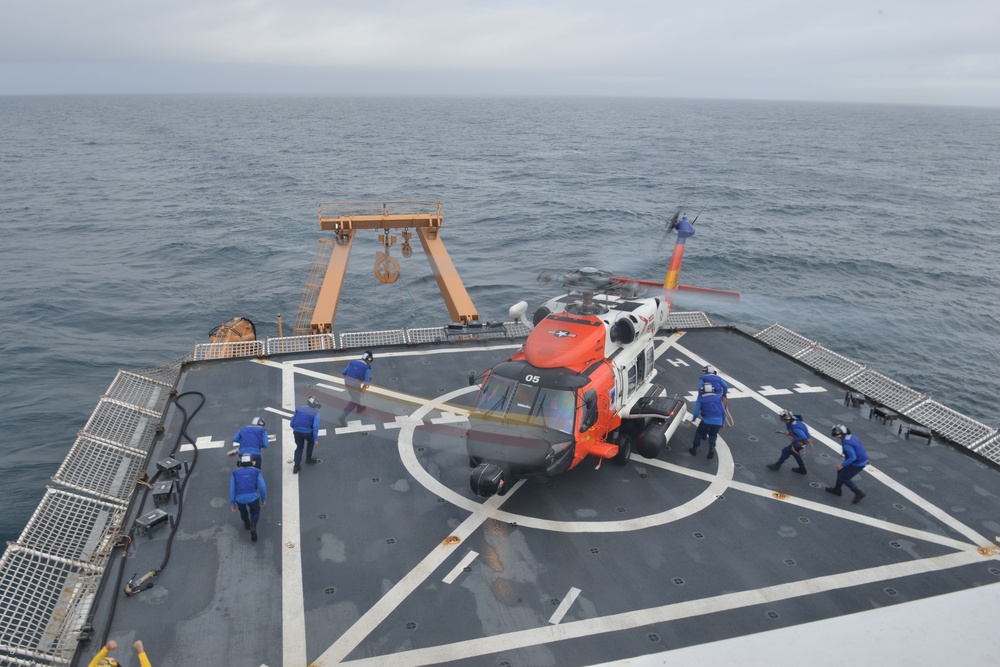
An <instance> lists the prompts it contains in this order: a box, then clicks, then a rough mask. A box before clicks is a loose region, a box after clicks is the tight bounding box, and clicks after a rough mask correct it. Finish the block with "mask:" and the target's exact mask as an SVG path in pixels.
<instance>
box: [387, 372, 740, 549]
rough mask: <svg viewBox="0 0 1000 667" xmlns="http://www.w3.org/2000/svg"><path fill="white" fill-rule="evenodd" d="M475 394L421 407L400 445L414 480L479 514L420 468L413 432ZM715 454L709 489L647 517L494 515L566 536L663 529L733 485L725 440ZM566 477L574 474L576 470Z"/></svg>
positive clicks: (402, 432)
mask: <svg viewBox="0 0 1000 667" xmlns="http://www.w3.org/2000/svg"><path fill="white" fill-rule="evenodd" d="M471 391H475V389H474V388H473V387H462V388H461V389H456V390H454V391H451V392H449V393H447V394H444V395H443V396H441V397H439V398H437V399H435V400H432V401H428V402H427V403H425V404H423V405H422V406H420V407H419V408H417V409H416V410H415V411H414V412H413V413H412V415H411V417H412V418H413V422H410V423H406V424H404V425H402V427H401V428H400V429H399V438H398V441H397V442H398V448H399V458H400V460H402V462H403V465H404V466H405V467H406V469H407V471H408V472H409V473H410V474H411V475H413V477H414V479H416V480H417V481H418V482H420V484H421V485H423V486H424V487H425V488H426V489H427V490H428V491H430V492H431V493H434V494H436V495H437V496H438V497H440V498H444V499H445V500H446V501H448V502H450V503H451V504H453V505H456V506H458V507H461V508H463V509H466V510H468V511H470V512H475V511H476V510H477V509H478V508H479V506H480V503H479V502H477V501H476V500H474V499H472V498H467V497H465V496H463V495H461V494H459V493H458V492H456V491H454V490H453V489H449V488H448V487H447V486H445V485H444V484H442V483H441V482H440V481H439V480H437V479H435V478H434V477H432V476H431V474H430V473H428V472H427V470H426V469H425V468H424V467H423V466H422V465H420V462H419V461H418V460H417V455H416V451H415V449H414V447H413V433H414V431H415V428H416V427H415V423H416V420H417V419H420V420H421V422H422V420H423V417H424V416H425V415H426V414H427V413H428V412H430V411H431V410H435V409H436V410H445V411H448V410H447V408H448V407H450V406H449V405H448V401H449V400H452V399H454V398H456V397H458V396H461V395H462V394H465V393H468V392H471ZM715 451H716V456H717V458H718V460H719V470H718V472H717V473H716V474H715V475H712V476H710V478H711V481H710V482H709V484H708V487H707V488H706V489H705V490H704V491H702V492H701V493H699V494H698V495H697V496H695V497H694V498H692V499H691V500H689V501H687V502H685V503H682V504H680V505H677V506H676V507H672V508H670V509H668V510H665V511H663V512H657V513H654V514H647V515H645V516H641V517H635V518H630V519H624V520H620V521H559V520H555V519H542V518H539V517H533V516H527V515H524V514H516V513H514V512H507V511H505V510H497V511H496V512H495V513H494V514H493V518H495V519H497V520H499V521H506V522H508V523H516V524H517V525H518V526H525V527H528V528H537V529H539V530H549V531H555V532H562V533H619V532H625V531H630V530H641V529H643V528H650V527H652V526H659V525H663V524H666V523H670V522H672V521H677V520H678V519H683V518H685V517H688V516H691V515H692V514H695V513H697V512H700V511H701V510H703V509H705V508H706V507H708V506H709V505H711V504H712V503H714V502H715V501H716V499H717V498H718V496H720V495H722V494H723V492H724V491H725V490H726V489H727V488H728V487H729V484H730V482H732V479H733V474H734V472H735V469H736V466H735V465H734V463H733V456H732V453H731V452H730V451H729V447H728V446H727V445H726V443H725V441H724V440H723V439H722V438H721V437H720V438H719V439H718V445H717V446H716V450H715ZM644 461H645V462H646V463H647V464H650V465H653V467H657V468H661V469H665V470H669V471H671V472H677V473H680V474H688V471H686V469H684V468H681V467H679V466H668V465H667V464H664V465H656V464H657V459H651V460H645V459H644ZM659 463H663V462H659ZM563 474H572V471H570V472H568V473H563ZM690 476H692V477H695V478H697V479H704V478H705V476H706V475H705V473H702V472H700V471H690Z"/></svg>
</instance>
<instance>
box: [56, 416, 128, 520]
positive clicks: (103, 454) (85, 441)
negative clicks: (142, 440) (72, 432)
mask: <svg viewBox="0 0 1000 667" xmlns="http://www.w3.org/2000/svg"><path fill="white" fill-rule="evenodd" d="M145 461H146V452H144V451H142V450H139V449H130V448H125V447H122V446H120V445H116V444H112V443H109V442H106V441H103V440H98V439H96V438H92V437H89V436H87V435H86V434H83V433H81V434H80V436H79V437H77V439H76V442H75V443H73V447H72V448H71V449H70V450H69V454H67V455H66V458H65V459H63V462H62V465H60V466H59V470H57V471H56V474H55V475H53V477H52V481H53V482H56V483H57V484H62V485H63V486H66V487H68V488H71V489H76V490H78V491H85V492H87V493H91V494H93V495H95V496H97V497H99V498H104V499H105V500H111V501H114V502H119V503H121V504H123V505H124V504H125V503H127V502H128V499H129V497H130V496H131V495H132V490H133V489H134V488H135V479H136V477H138V476H139V474H140V473H141V472H142V471H143V469H144V468H145Z"/></svg>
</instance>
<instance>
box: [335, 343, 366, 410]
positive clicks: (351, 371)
mask: <svg viewBox="0 0 1000 667" xmlns="http://www.w3.org/2000/svg"><path fill="white" fill-rule="evenodd" d="M372 358H373V357H372V353H371V352H369V351H368V350H365V353H364V354H363V355H362V356H361V358H360V359H355V360H354V361H352V362H351V363H349V364H347V366H346V367H345V368H344V370H342V371H341V375H343V376H344V386H346V387H347V393H348V394H350V395H351V400H350V401H349V402H348V403H347V405H345V406H344V413H343V414H342V415H340V425H341V426H346V425H347V415H348V414H349V413H350V412H351V411H352V410H357V411H358V412H359V413H361V412H364V411H365V407H364V406H363V405H361V395H362V394H364V392H365V390H366V389H368V386H369V384H370V383H371V380H372Z"/></svg>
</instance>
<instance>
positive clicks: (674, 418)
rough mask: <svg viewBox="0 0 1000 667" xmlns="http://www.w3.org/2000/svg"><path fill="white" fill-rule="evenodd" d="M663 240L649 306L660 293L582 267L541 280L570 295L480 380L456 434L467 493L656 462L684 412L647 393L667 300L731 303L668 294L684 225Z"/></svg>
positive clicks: (551, 304)
mask: <svg viewBox="0 0 1000 667" xmlns="http://www.w3.org/2000/svg"><path fill="white" fill-rule="evenodd" d="M670 230H676V231H677V234H678V238H677V242H676V243H675V246H674V255H673V257H672V259H671V263H670V270H669V271H668V273H667V278H666V280H665V281H664V283H663V285H662V288H663V293H662V294H660V295H658V296H651V297H641V296H640V292H641V291H642V289H643V286H645V285H650V284H655V285H657V287H659V286H660V284H659V283H649V282H646V281H636V280H628V279H623V278H616V277H614V276H613V275H611V274H610V273H608V272H606V271H600V270H598V269H595V268H590V267H588V268H583V269H579V270H578V271H573V272H570V273H564V274H557V275H553V274H549V273H546V274H543V275H542V276H541V279H542V280H543V281H548V282H557V281H558V282H561V283H562V284H563V286H564V287H565V288H567V289H568V290H569V291H568V293H567V294H564V295H562V296H559V297H556V298H554V299H550V300H549V301H547V302H545V303H544V304H543V305H542V306H541V307H540V308H538V310H536V311H535V313H534V317H533V323H534V328H533V329H532V331H531V333H530V334H529V336H528V339H527V341H525V343H524V345H523V346H522V347H521V348H520V349H519V350H518V351H517V352H516V353H515V354H514V355H513V356H511V357H510V358H509V359H508V360H507V361H504V362H501V363H499V364H497V365H496V366H494V367H493V368H491V369H489V370H488V371H486V373H484V374H483V378H482V386H481V388H480V390H479V394H478V396H477V397H476V402H475V404H474V406H473V409H472V411H471V413H470V416H469V422H470V425H469V428H468V429H467V431H466V432H465V443H466V448H467V451H468V455H469V463H470V465H471V466H473V467H474V469H473V471H472V476H471V479H470V485H471V487H472V490H473V492H474V493H476V494H477V495H479V496H482V497H489V496H492V495H494V494H500V495H503V494H505V493H506V492H507V491H508V490H509V489H510V488H511V486H512V484H513V483H514V482H515V481H516V480H517V479H519V478H522V477H529V476H536V475H541V476H549V477H551V476H553V475H558V474H560V473H563V472H566V471H567V470H570V469H572V468H574V467H576V466H577V465H579V464H580V463H581V462H582V461H583V460H584V459H586V458H587V457H588V456H594V457H596V458H598V459H599V462H598V466H600V463H601V462H603V460H604V459H611V460H612V461H613V462H614V463H616V464H618V465H625V463H626V462H627V461H628V460H629V457H630V456H631V454H632V451H633V450H634V451H636V452H637V453H639V454H640V455H641V456H644V457H646V458H656V457H657V456H659V454H660V451H661V450H662V448H663V446H664V445H665V444H666V442H667V441H668V440H669V439H670V437H671V436H672V435H673V433H674V431H675V430H676V429H677V427H678V425H679V424H680V422H681V421H682V419H683V417H684V415H685V414H686V412H687V409H686V406H685V403H684V401H683V400H681V399H679V398H676V397H667V396H666V392H665V391H664V390H663V388H662V387H660V386H659V385H657V384H655V383H654V379H655V378H656V374H657V371H656V369H655V368H654V365H653V362H654V360H655V352H654V336H655V335H656V332H657V331H658V330H659V329H660V328H661V327H663V326H664V325H665V324H666V321H667V316H668V315H669V314H670V309H671V304H672V297H673V295H674V294H676V292H677V291H678V290H697V291H698V292H699V293H703V292H706V291H707V292H713V293H716V294H718V295H722V296H728V297H729V298H730V299H732V297H733V296H734V295H735V297H736V298H737V299H738V296H739V295H738V294H736V293H734V292H719V291H716V290H704V289H703V288H690V287H687V286H683V285H677V276H678V275H679V273H680V265H681V257H682V256H683V252H684V241H685V240H686V239H687V238H688V237H690V236H692V235H693V234H694V226H693V222H688V220H687V217H686V216H683V217H680V211H679V210H678V211H677V212H675V214H674V216H673V217H672V218H671V220H670V222H669V223H668V231H670ZM526 309H527V304H526V303H525V302H523V301H522V302H521V303H519V304H517V305H515V306H514V307H513V308H511V315H512V316H513V317H515V318H517V317H521V318H523V315H524V313H525V312H526ZM522 321H523V319H522ZM471 380H472V381H473V382H474V381H475V380H474V378H472V379H471Z"/></svg>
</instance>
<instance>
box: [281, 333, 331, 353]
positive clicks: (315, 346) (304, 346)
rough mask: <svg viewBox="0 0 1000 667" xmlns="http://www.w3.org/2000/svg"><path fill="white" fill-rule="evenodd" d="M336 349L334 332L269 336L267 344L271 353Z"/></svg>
mask: <svg viewBox="0 0 1000 667" xmlns="http://www.w3.org/2000/svg"><path fill="white" fill-rule="evenodd" d="M335 349H337V339H336V338H334V336H333V334H312V335H309V336H284V337H281V338H268V339H267V341H266V344H265V350H266V351H267V354H269V355H270V354H286V353H289V352H312V351H313V350H335Z"/></svg>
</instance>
